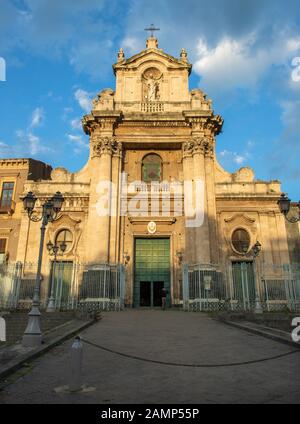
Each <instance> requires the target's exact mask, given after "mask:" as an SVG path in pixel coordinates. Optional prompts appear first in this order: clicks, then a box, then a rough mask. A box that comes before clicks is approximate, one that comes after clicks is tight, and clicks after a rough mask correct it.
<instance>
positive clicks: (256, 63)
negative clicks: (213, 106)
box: [194, 32, 300, 94]
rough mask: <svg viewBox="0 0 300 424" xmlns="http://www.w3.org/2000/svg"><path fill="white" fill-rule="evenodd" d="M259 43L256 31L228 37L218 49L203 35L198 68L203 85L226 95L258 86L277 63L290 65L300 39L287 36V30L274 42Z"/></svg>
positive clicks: (200, 40)
mask: <svg viewBox="0 0 300 424" xmlns="http://www.w3.org/2000/svg"><path fill="white" fill-rule="evenodd" d="M257 43H258V34H256V33H250V35H248V36H247V37H244V38H241V39H234V38H230V37H224V38H222V39H221V40H220V41H219V42H218V43H217V45H216V46H215V47H214V48H209V46H208V44H207V42H206V40H205V39H203V38H200V39H199V41H198V44H197V51H198V60H197V61H196V63H195V65H194V70H195V72H196V73H197V74H198V75H199V76H201V77H202V81H201V86H204V87H205V89H206V88H208V89H209V90H210V92H214V93H216V92H218V93H220V92H222V93H223V94H224V91H225V92H226V91H231V90H234V89H236V88H255V87H256V86H257V84H258V83H259V82H260V80H261V78H262V77H263V76H264V75H265V73H266V72H267V71H269V70H270V69H271V67H272V66H273V65H275V66H285V67H288V66H289V60H290V58H291V57H292V55H293V54H295V52H296V51H297V49H298V48H299V45H300V44H299V43H300V40H299V38H287V37H286V35H285V34H284V32H283V33H281V34H280V33H279V34H278V36H277V38H276V40H275V41H274V42H273V44H265V45H264V47H259V46H257Z"/></svg>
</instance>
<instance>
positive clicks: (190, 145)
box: [182, 140, 194, 159]
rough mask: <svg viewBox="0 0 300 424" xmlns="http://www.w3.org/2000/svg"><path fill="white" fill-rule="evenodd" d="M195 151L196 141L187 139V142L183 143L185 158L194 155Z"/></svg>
mask: <svg viewBox="0 0 300 424" xmlns="http://www.w3.org/2000/svg"><path fill="white" fill-rule="evenodd" d="M193 152H194V142H193V141H191V140H190V141H186V142H185V143H183V145H182V154H183V158H184V159H185V158H189V157H192V156H193Z"/></svg>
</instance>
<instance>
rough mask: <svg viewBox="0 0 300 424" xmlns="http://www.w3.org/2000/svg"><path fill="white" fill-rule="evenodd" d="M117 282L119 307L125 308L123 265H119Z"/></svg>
mask: <svg viewBox="0 0 300 424" xmlns="http://www.w3.org/2000/svg"><path fill="white" fill-rule="evenodd" d="M119 284H120V309H121V310H123V309H124V308H125V269H124V265H119Z"/></svg>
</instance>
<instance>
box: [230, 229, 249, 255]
mask: <svg viewBox="0 0 300 424" xmlns="http://www.w3.org/2000/svg"><path fill="white" fill-rule="evenodd" d="M231 242H232V246H233V248H234V250H236V251H237V252H238V253H241V254H246V253H247V252H248V251H249V248H250V236H249V233H248V231H246V230H244V229H243V228H239V229H237V230H235V231H234V232H233V234H232V239H231Z"/></svg>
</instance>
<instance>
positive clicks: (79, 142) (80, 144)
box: [67, 134, 89, 154]
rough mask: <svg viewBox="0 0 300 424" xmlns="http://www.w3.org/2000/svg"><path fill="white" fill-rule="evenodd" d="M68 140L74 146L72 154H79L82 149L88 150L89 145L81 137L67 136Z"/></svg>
mask: <svg viewBox="0 0 300 424" xmlns="http://www.w3.org/2000/svg"><path fill="white" fill-rule="evenodd" d="M67 137H68V139H69V140H70V141H71V142H72V143H73V144H74V146H75V147H74V153H76V154H80V153H81V152H82V150H83V149H88V148H89V144H88V143H87V142H86V141H85V140H84V138H83V136H81V135H73V134H67Z"/></svg>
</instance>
